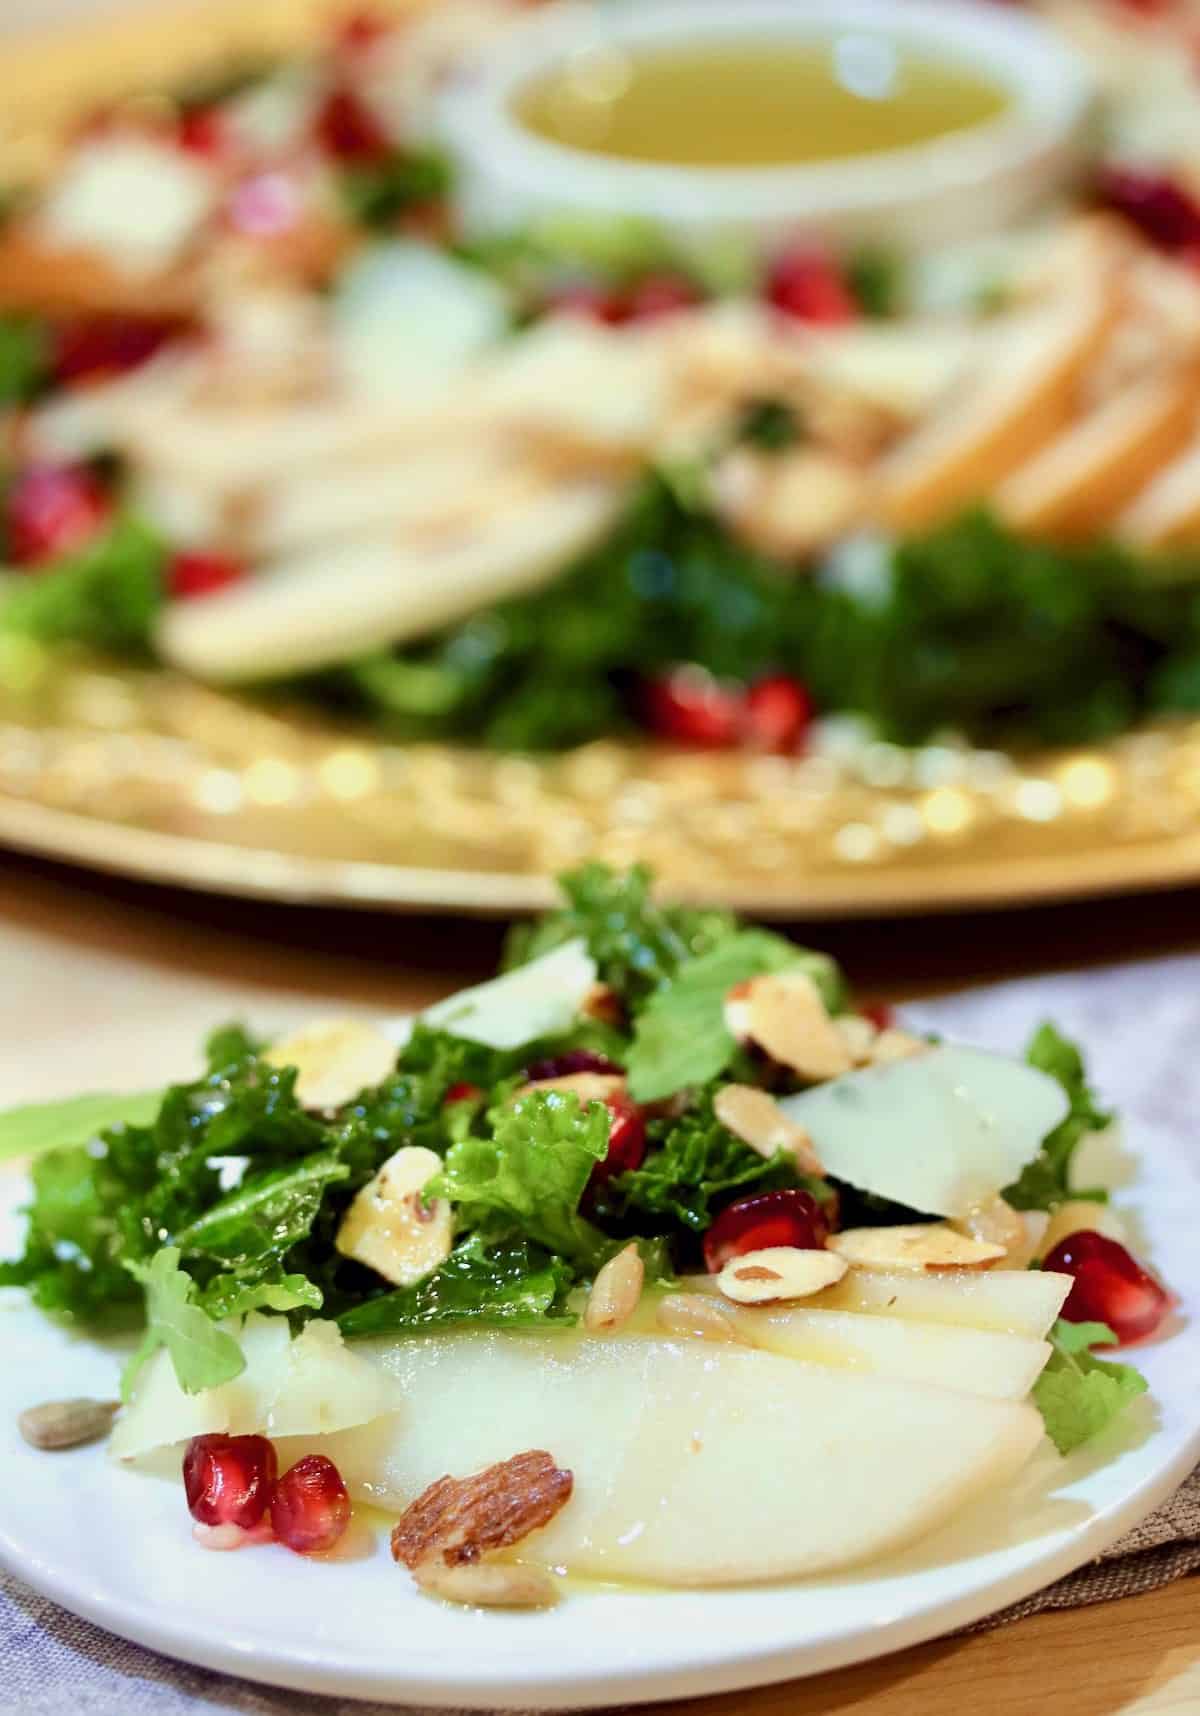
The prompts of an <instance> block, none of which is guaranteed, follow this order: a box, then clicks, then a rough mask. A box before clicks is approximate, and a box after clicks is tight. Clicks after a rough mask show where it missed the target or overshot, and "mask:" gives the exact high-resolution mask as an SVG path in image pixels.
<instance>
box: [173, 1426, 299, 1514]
mask: <svg viewBox="0 0 1200 1716" xmlns="http://www.w3.org/2000/svg"><path fill="white" fill-rule="evenodd" d="M278 1469H279V1467H278V1462H277V1460H276V1458H275V1449H274V1447H273V1446H272V1444H271V1443H270V1442H268V1441H267V1438H266V1437H265V1436H223V1435H216V1436H193V1437H192V1440H191V1441H190V1442H189V1443H188V1445H187V1451H186V1452H185V1454H184V1456H183V1487H184V1490H185V1492H186V1494H187V1504H188V1512H189V1513H190V1514H191V1516H192V1518H193V1519H195V1520H198V1521H199V1522H200V1524H201V1525H240V1526H241V1527H242V1528H243V1529H244V1530H250V1529H251V1527H253V1526H256V1525H258V1524H259V1522H260V1521H261V1519H262V1517H263V1515H264V1514H265V1513H266V1511H267V1507H268V1504H269V1503H270V1500H271V1490H272V1487H273V1486H274V1483H275V1474H276V1472H277V1471H278Z"/></svg>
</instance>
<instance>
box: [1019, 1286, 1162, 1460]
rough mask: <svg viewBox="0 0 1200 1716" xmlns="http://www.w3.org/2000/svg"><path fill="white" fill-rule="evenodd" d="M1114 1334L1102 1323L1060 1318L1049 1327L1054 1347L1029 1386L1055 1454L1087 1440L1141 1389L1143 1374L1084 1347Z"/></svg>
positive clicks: (1104, 1342)
mask: <svg viewBox="0 0 1200 1716" xmlns="http://www.w3.org/2000/svg"><path fill="white" fill-rule="evenodd" d="M1116 1339H1117V1337H1116V1335H1114V1334H1113V1332H1112V1330H1111V1329H1110V1328H1107V1327H1106V1326H1105V1325H1104V1324H1103V1323H1068V1322H1066V1321H1065V1320H1063V1319H1061V1318H1060V1320H1059V1321H1058V1322H1057V1323H1055V1325H1054V1327H1053V1329H1052V1330H1051V1331H1050V1340H1051V1343H1052V1345H1053V1347H1054V1351H1053V1353H1052V1354H1051V1355H1050V1359H1049V1361H1048V1363H1047V1365H1046V1368H1045V1370H1044V1371H1043V1372H1042V1374H1041V1376H1039V1377H1038V1379H1037V1381H1036V1382H1035V1383H1034V1385H1033V1400H1034V1404H1035V1405H1036V1407H1037V1408H1038V1411H1039V1412H1040V1413H1041V1415H1042V1418H1043V1419H1044V1421H1045V1425H1046V1434H1047V1435H1048V1436H1049V1437H1050V1440H1051V1441H1052V1442H1053V1443H1054V1446H1055V1447H1056V1448H1057V1449H1058V1451H1059V1453H1060V1454H1070V1453H1071V1452H1072V1451H1073V1450H1074V1449H1076V1448H1078V1447H1080V1446H1082V1444H1083V1443H1084V1442H1090V1441H1091V1439H1092V1437H1093V1436H1098V1435H1099V1434H1100V1432H1101V1431H1102V1430H1106V1429H1107V1428H1108V1426H1109V1425H1110V1424H1111V1423H1112V1422H1113V1420H1114V1419H1116V1418H1118V1417H1120V1415H1121V1413H1122V1412H1124V1411H1125V1409H1126V1407H1127V1406H1129V1405H1130V1404H1131V1403H1132V1402H1133V1401H1135V1400H1136V1399H1137V1397H1138V1395H1139V1394H1144V1393H1145V1392H1146V1379H1145V1377H1144V1376H1142V1375H1141V1373H1140V1372H1139V1371H1136V1370H1134V1368H1133V1366H1132V1365H1128V1364H1112V1363H1110V1362H1109V1361H1108V1360H1107V1359H1098V1358H1096V1357H1094V1356H1093V1354H1092V1353H1091V1352H1090V1351H1089V1348H1091V1347H1093V1346H1113V1345H1115V1344H1116Z"/></svg>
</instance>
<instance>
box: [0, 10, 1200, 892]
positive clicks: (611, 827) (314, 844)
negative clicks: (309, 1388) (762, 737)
mask: <svg viewBox="0 0 1200 1716" xmlns="http://www.w3.org/2000/svg"><path fill="white" fill-rule="evenodd" d="M344 10H345V5H344V0H258V3H257V4H255V5H254V6H252V7H251V6H246V5H245V4H243V3H242V0H237V3H235V4H231V3H230V0H216V3H210V4H207V5H204V6H201V7H196V8H193V9H191V10H184V11H178V10H176V9H175V8H174V7H173V6H172V7H162V8H155V9H154V10H150V9H149V8H147V9H145V10H141V11H137V12H134V13H132V14H130V15H129V16H128V17H125V18H121V19H117V20H110V19H106V20H104V22H103V23H102V24H99V25H90V26H87V27H84V28H75V29H72V30H70V31H66V32H62V33H55V34H54V35H47V36H42V37H39V38H37V39H32V40H30V41H28V42H26V43H23V44H20V45H18V46H16V47H14V48H11V49H10V50H9V51H8V52H7V53H6V56H5V63H4V66H3V67H2V68H0V98H2V99H0V113H2V114H3V118H2V119H0V177H3V178H5V179H11V178H14V177H22V178H24V177H28V176H33V175H36V174H37V173H38V172H39V171H40V170H42V169H43V168H44V167H45V165H47V164H48V162H49V161H51V160H52V158H53V152H54V148H55V142H56V139H57V137H58V136H59V135H60V134H61V131H62V128H63V125H64V123H66V122H67V121H68V120H69V118H70V117H71V116H72V115H73V114H76V113H78V112H79V111H80V110H81V109H83V108H86V107H87V106H89V105H92V104H95V103H97V102H101V101H108V100H114V99H122V98H126V97H130V96H136V95H137V93H138V92H144V91H146V90H151V91H153V90H155V89H163V88H167V87H169V86H170V85H172V84H174V83H177V82H178V81H179V80H180V79H183V78H186V77H190V76H193V75H196V74H200V73H207V72H215V71H217V70H219V69H220V68H222V67H225V66H228V65H230V64H232V63H237V62H238V61H239V60H248V59H252V58H255V57H260V58H261V57H263V56H264V55H269V54H277V53H283V52H287V51H294V50H296V49H298V48H302V47H303V46H304V45H305V44H306V43H307V42H309V41H311V40H314V39H316V38H317V37H318V36H319V34H320V32H321V30H322V29H323V28H324V27H325V25H326V23H327V20H328V18H329V17H330V16H331V15H333V14H336V13H339V12H343V11H344ZM0 842H4V843H7V844H8V845H10V846H12V847H15V848H20V849H24V850H27V851H30V852H34V853H39V854H43V855H47V856H51V857H55V858H60V859H64V860H67V861H70V862H72V863H77V864H84V865H89V866H93V867H96V868H99V869H105V870H110V871H115V872H121V873H124V874H128V875H132V876H137V877H140V878H146V879H151V880H154V881H158V882H163V883H167V884H171V885H176V886H186V887H191V888H197V889H208V890H216V891H221V892H230V893H236V894H241V895H247V896H257V897H264V898H272V899H285V900H294V901H314V902H316V901H322V902H339V903H343V904H347V905H357V906H370V907H390V908H416V907H438V908H441V907H445V908H457V909H464V910H471V911H497V912H507V911H512V910H519V909H524V908H538V907H541V906H543V905H544V904H545V903H546V902H547V901H548V899H549V898H550V896H551V893H552V883H551V878H552V876H553V875H554V873H555V872H556V871H558V870H561V869H562V868H564V867H565V866H568V865H570V864H573V863H576V862H578V861H579V860H580V859H582V858H584V857H587V856H592V855H594V856H598V857H602V858H606V859H609V860H610V861H613V862H616V863H626V862H629V861H631V860H634V859H645V860H647V861H648V862H650V863H652V864H654V865H655V867H656V869H657V870H658V872H659V874H660V876H661V878H662V881H663V883H664V886H665V887H666V888H667V889H669V890H670V892H671V893H673V894H674V895H676V896H677V897H691V898H703V899H706V900H721V901H725V902H728V903H729V904H731V905H735V906H738V907H740V908H743V909H747V910H751V911H754V912H756V913H760V914H762V915H766V916H772V915H774V916H786V917H814V916H822V915H839V916H840V915H853V914H860V915H867V914H875V913H900V912H928V911H935V910H936V911H941V910H952V909H955V908H961V907H966V906H997V907H998V906H1015V905H1019V904H1022V903H1026V902H1029V901H1034V900H1043V899H1054V898H1064V897H1068V896H1080V895H1085V894H1100V893H1105V892H1115V891H1119V890H1124V889H1132V888H1150V887H1168V886H1173V885H1178V884H1181V883H1184V882H1190V881H1195V880H1198V879H1200V720H1196V721H1180V722H1174V723H1170V724H1161V725H1155V726H1152V727H1149V728H1145V729H1143V730H1141V731H1139V732H1136V733H1133V734H1130V735H1128V736H1126V737H1124V738H1122V739H1120V740H1117V741H1115V742H1114V743H1112V744H1111V745H1108V746H1106V747H1103V748H1095V749H1076V750H1069V751H1068V750H1059V751H1043V752H1038V753H1031V754H1028V755H1010V754H1008V753H1004V752H1000V751H991V750H977V749H971V748H969V747H966V746H964V745H960V744H957V743H951V742H947V743H935V744H930V745H927V746H925V747H923V748H921V749H918V750H915V751H905V750H902V749H900V748H899V747H896V746H893V745H889V744H883V743H868V744H865V745H864V744H862V743H860V742H856V743H851V742H849V739H848V741H847V744H846V745H845V746H844V747H841V748H839V746H838V745H836V744H834V745H832V746H829V745H827V746H825V747H824V748H823V749H822V750H821V752H820V753H819V754H813V755H810V756H807V757H800V758H785V757H775V756H749V755H745V754H734V753H725V754H714V753H690V752H682V751H672V750H665V749H661V748H656V747H653V746H650V745H635V744H626V743H618V742H604V743H597V744H592V745H588V746H586V747H584V748H582V749H579V750H576V751H573V752H570V753H567V754H564V755H561V756H554V757H545V758H533V757H524V756H511V755H508V756H506V755H499V754H496V753H492V752H481V751H474V750H467V749H456V748H452V747H448V746H443V745H402V744H396V743H391V742H389V741H388V740H387V739H386V738H381V737H380V735H379V734H378V733H377V732H369V731H364V730H361V729H359V730H356V729H354V728H352V727H349V726H338V725H334V724H331V723H328V722H323V721H322V720H320V719H318V718H317V717H315V716H314V714H313V712H312V711H311V710H306V709H300V708H295V707H292V706H289V705H287V704H284V703H278V702H277V703H265V702H256V701H252V700H248V699H242V698H237V697H233V696H229V695H225V694H223V693H218V692H215V691H212V690H210V689H207V688H205V687H203V686H201V685H198V684H196V683H193V682H190V681H188V680H186V679H183V678H181V677H179V676H178V675H174V674H172V673H170V672H167V671H164V670H161V669H157V668H149V667H147V668H132V667H129V666H128V665H125V664H122V665H114V664H112V663H108V662H104V661H101V660H97V659H92V658H88V657H87V656H84V655H81V654H77V653H72V652H69V651H47V650H45V649H43V648H42V647H40V646H38V645H36V644H33V643H31V642H29V641H28V640H26V639H16V638H11V637H8V638H6V637H4V636H2V635H0Z"/></svg>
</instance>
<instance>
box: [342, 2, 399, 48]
mask: <svg viewBox="0 0 1200 1716" xmlns="http://www.w3.org/2000/svg"><path fill="white" fill-rule="evenodd" d="M391 31H392V24H391V21H390V20H389V19H387V18H385V17H384V16H383V15H382V13H379V12H370V11H367V10H365V9H364V10H362V11H358V12H351V13H349V14H348V16H346V17H345V18H343V19H341V21H340V22H339V23H338V25H337V27H336V29H335V31H334V46H335V47H336V48H341V49H343V50H344V51H345V52H347V53H351V54H356V53H361V52H362V51H363V49H365V48H372V47H374V46H375V43H376V42H378V41H381V40H382V39H383V37H384V36H387V35H390V34H391Z"/></svg>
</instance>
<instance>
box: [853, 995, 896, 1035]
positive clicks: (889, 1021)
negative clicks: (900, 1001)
mask: <svg viewBox="0 0 1200 1716" xmlns="http://www.w3.org/2000/svg"><path fill="white" fill-rule="evenodd" d="M858 1010H859V1012H860V1013H861V1014H862V1016H863V1018H864V1019H869V1020H870V1021H871V1023H872V1025H874V1027H875V1029H876V1030H877V1031H890V1030H891V1028H892V1026H893V1025H894V1024H895V1023H896V1009H895V1008H894V1007H891V1006H889V1005H888V1003H887V1002H886V1001H876V1002H874V1003H873V1004H872V1005H871V1006H870V1007H860V1008H859V1009H858Z"/></svg>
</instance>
